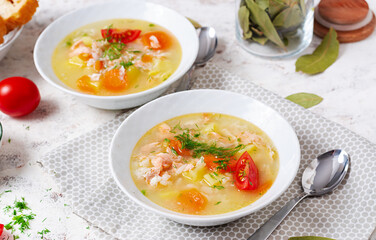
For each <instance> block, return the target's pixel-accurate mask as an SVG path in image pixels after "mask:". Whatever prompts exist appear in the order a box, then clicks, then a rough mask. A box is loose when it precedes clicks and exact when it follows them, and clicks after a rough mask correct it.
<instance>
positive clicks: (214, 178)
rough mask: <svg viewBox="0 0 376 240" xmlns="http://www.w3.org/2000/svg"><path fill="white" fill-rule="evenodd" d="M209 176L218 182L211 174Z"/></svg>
mask: <svg viewBox="0 0 376 240" xmlns="http://www.w3.org/2000/svg"><path fill="white" fill-rule="evenodd" d="M209 176H210V177H211V178H213V179H214V180H217V179H216V178H215V177H214V176H213V175H212V174H211V173H209Z"/></svg>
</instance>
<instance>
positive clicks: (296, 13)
mask: <svg viewBox="0 0 376 240" xmlns="http://www.w3.org/2000/svg"><path fill="white" fill-rule="evenodd" d="M302 22H303V15H302V12H301V9H300V7H299V5H298V4H294V5H293V6H292V7H288V8H286V9H284V10H282V11H281V12H280V13H279V14H278V15H277V16H276V17H275V18H274V20H273V25H274V26H275V27H276V28H277V29H279V28H284V29H291V28H296V27H298V26H299V25H300V24H301V23H302Z"/></svg>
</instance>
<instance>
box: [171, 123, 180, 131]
mask: <svg viewBox="0 0 376 240" xmlns="http://www.w3.org/2000/svg"><path fill="white" fill-rule="evenodd" d="M176 129H177V130H183V129H182V128H181V126H180V122H178V124H176V125H175V126H174V127H173V128H172V129H171V130H170V133H176Z"/></svg>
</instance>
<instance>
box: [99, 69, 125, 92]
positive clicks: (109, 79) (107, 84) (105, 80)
mask: <svg viewBox="0 0 376 240" xmlns="http://www.w3.org/2000/svg"><path fill="white" fill-rule="evenodd" d="M101 82H102V85H103V87H104V88H106V89H107V90H109V91H112V92H120V91H123V90H125V89H127V88H128V86H129V84H128V81H127V74H124V76H121V74H120V70H119V69H117V68H114V69H111V70H110V71H108V72H105V73H104V74H102V75H101Z"/></svg>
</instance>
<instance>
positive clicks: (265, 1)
mask: <svg viewBox="0 0 376 240" xmlns="http://www.w3.org/2000/svg"><path fill="white" fill-rule="evenodd" d="M255 2H256V3H257V5H258V6H259V7H260V8H261V9H262V10H264V11H265V9H267V8H268V7H269V0H255Z"/></svg>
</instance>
